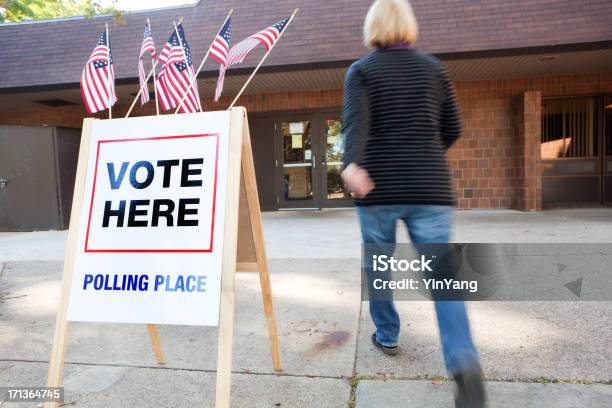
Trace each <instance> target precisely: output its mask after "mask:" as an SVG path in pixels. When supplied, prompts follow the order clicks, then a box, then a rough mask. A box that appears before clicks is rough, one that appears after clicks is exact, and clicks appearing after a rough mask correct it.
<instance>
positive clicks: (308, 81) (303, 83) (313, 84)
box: [0, 42, 612, 112]
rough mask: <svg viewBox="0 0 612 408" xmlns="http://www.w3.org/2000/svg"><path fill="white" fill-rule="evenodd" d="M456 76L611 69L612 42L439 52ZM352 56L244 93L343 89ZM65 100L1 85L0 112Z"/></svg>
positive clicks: (70, 87) (45, 89)
mask: <svg viewBox="0 0 612 408" xmlns="http://www.w3.org/2000/svg"><path fill="white" fill-rule="evenodd" d="M438 57H439V58H441V59H442V60H443V61H444V63H445V65H446V67H447V69H448V71H449V73H450V75H451V77H452V78H453V79H454V80H455V81H475V80H499V79H517V78H530V77H545V76H559V75H567V74H584V73H596V72H612V42H605V43H598V44H592V45H591V46H588V47H585V46H584V45H582V46H581V47H570V46H565V47H559V46H551V47H534V48H532V49H523V50H495V51H490V52H472V53H456V54H445V55H439V56H438ZM351 62H352V61H339V62H332V63H329V62H328V63H326V62H319V63H313V64H301V65H286V66H272V67H263V68H262V69H261V71H260V72H259V73H258V74H257V75H255V77H254V79H253V81H252V82H251V84H250V85H249V87H248V88H247V89H246V91H245V94H270V93H277V92H297V91H310V90H326V89H339V88H342V85H343V78H344V75H345V73H346V70H347V68H348V66H349V65H350V63H351ZM251 70H252V68H239V69H232V70H231V71H228V75H227V77H226V79H225V88H224V95H225V96H233V95H236V93H237V92H238V91H239V90H240V88H241V87H242V85H243V84H244V82H245V81H246V79H247V78H248V76H249V75H250V73H251ZM217 75H218V72H217V71H213V70H209V71H205V72H203V73H201V74H200V77H199V89H200V90H201V96H202V97H203V98H206V99H210V98H212V95H213V92H214V87H215V83H216V78H217ZM137 81H138V80H137V78H128V79H121V80H118V81H117V93H118V95H119V98H120V100H121V101H130V102H131V100H132V99H133V96H132V94H134V93H136V92H138V82H137ZM45 99H62V100H66V101H68V102H73V103H75V104H79V105H80V104H81V103H82V102H81V94H80V90H79V84H78V83H71V84H61V85H60V84H58V85H51V86H42V87H27V88H12V89H4V90H0V111H5V112H6V111H27V110H36V109H41V108H44V107H45V106H44V105H41V104H39V103H37V102H35V101H39V100H45Z"/></svg>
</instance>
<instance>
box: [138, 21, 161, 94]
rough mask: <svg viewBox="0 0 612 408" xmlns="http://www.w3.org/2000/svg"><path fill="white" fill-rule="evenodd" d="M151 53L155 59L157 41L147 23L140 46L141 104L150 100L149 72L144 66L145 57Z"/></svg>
mask: <svg viewBox="0 0 612 408" xmlns="http://www.w3.org/2000/svg"><path fill="white" fill-rule="evenodd" d="M147 53H149V55H150V56H151V58H152V59H155V55H156V54H157V53H156V52H155V43H154V42H153V37H152V36H151V27H150V26H149V24H148V23H147V25H145V28H144V35H143V37H142V46H141V47H140V56H139V57H138V79H139V80H140V88H141V90H142V91H141V92H140V104H141V105H144V104H145V103H147V102H149V99H150V97H149V87H148V86H147V82H146V80H147V72H146V71H145V68H144V60H143V57H144V56H145V55H146V54H147Z"/></svg>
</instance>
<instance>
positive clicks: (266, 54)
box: [227, 8, 300, 110]
mask: <svg viewBox="0 0 612 408" xmlns="http://www.w3.org/2000/svg"><path fill="white" fill-rule="evenodd" d="M299 10H300V9H299V8H296V9H295V10H293V14H291V17H290V18H289V21H287V24H285V27H284V28H283V31H281V32H280V34H279V35H278V38H277V39H276V41H275V42H274V44H272V46H271V47H270V49H269V50H268V52H266V53H265V55H264V56H263V57H262V59H261V61H259V64H257V66H256V67H255V69H254V70H253V72H252V73H251V76H250V77H249V79H247V81H246V82H245V83H244V85H243V86H242V88H241V89H240V91H239V92H238V95H236V97H235V98H234V100H233V101H232V103H231V104H230V106H229V107H228V108H227V109H228V110H230V109H231V108H232V107H233V106H234V104H235V103H236V101H237V100H238V98H240V95H242V92H244V90H245V89H246V87H247V85H249V82H251V79H253V77H254V76H255V74H256V73H257V71H258V70H259V67H261V64H263V62H264V61H265V60H266V58H267V57H268V55H270V52H272V49H273V48H274V47H275V46H276V44H278V42H279V41H280V38H281V36H282V35H283V34H284V33H285V31H286V30H287V27H289V24H291V21H292V20H293V17H295V15H296V14H297V12H298V11H299Z"/></svg>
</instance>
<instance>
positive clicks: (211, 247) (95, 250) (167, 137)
mask: <svg viewBox="0 0 612 408" xmlns="http://www.w3.org/2000/svg"><path fill="white" fill-rule="evenodd" d="M208 136H213V137H215V138H216V143H215V177H214V181H213V203H212V220H211V223H210V247H209V248H207V249H91V248H89V227H90V226H91V214H92V211H93V202H94V195H95V194H96V181H97V178H98V159H99V157H100V147H101V145H102V144H103V143H121V142H140V141H143V140H166V139H186V138H193V137H208ZM218 164H219V133H201V134H196V135H181V136H157V137H143V138H133V139H108V140H99V141H98V148H97V151H96V166H95V170H94V179H93V188H92V190H91V202H90V204H89V217H88V220H87V233H86V235H85V252H212V250H213V238H214V232H215V207H216V204H217V172H218V167H219V166H218Z"/></svg>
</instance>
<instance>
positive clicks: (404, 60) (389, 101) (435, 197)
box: [342, 0, 485, 408]
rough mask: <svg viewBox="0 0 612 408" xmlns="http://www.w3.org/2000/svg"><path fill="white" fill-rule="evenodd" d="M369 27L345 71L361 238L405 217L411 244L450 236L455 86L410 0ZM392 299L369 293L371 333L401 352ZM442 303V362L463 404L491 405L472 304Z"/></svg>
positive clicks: (390, 238)
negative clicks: (423, 47) (422, 42)
mask: <svg viewBox="0 0 612 408" xmlns="http://www.w3.org/2000/svg"><path fill="white" fill-rule="evenodd" d="M363 32H364V40H365V44H366V46H367V47H368V48H371V49H372V51H371V52H370V53H369V54H368V55H366V56H365V57H363V58H361V59H360V60H358V61H357V62H355V63H354V64H353V65H351V67H350V69H349V70H348V73H347V75H346V78H345V85H344V109H343V121H344V130H343V133H344V135H345V142H346V150H345V156H344V166H345V168H344V170H343V172H342V179H343V181H344V183H345V185H346V187H347V188H348V189H349V191H351V193H352V194H353V197H354V199H355V204H356V206H357V211H358V215H359V222H360V226H361V232H362V239H363V242H364V243H366V244H375V245H377V244H393V243H395V239H396V238H395V233H396V231H395V230H396V221H397V220H402V221H403V223H404V224H405V225H406V226H407V228H408V232H409V235H410V238H411V241H412V242H413V243H415V244H419V243H447V242H448V241H449V239H450V230H451V224H452V221H453V215H454V205H455V199H454V196H453V188H452V182H451V174H450V171H449V168H448V164H447V160H446V150H447V149H448V148H449V147H450V146H451V145H452V144H453V143H454V142H455V141H456V140H457V139H458V138H459V136H460V133H461V123H460V117H459V110H458V107H457V101H456V98H455V94H454V90H453V85H452V83H451V81H450V79H449V77H448V75H447V73H446V71H445V70H444V67H443V66H442V63H441V62H440V61H438V60H437V59H436V58H434V57H432V56H430V55H427V54H425V53H423V52H421V51H419V50H417V49H416V48H415V47H414V43H415V42H416V40H417V35H418V25H417V21H416V18H415V16H414V14H413V11H412V8H411V6H410V4H409V3H408V1H406V0H377V1H375V2H374V3H373V4H372V6H371V7H370V10H369V12H368V14H367V16H366V18H365V24H364V30H363ZM368 259H369V258H368ZM366 271H367V269H366ZM368 273H369V274H370V275H371V273H372V272H371V269H370V271H368ZM368 287H369V288H370V286H368ZM370 289H371V288H370ZM372 298H373V297H372V293H370V299H372ZM434 298H435V297H434ZM389 299H391V300H371V301H370V315H371V317H372V320H373V322H374V324H375V326H376V332H375V333H373V334H372V342H373V344H374V345H375V346H376V347H377V348H378V349H380V350H381V351H382V352H384V353H385V354H388V355H395V354H397V353H398V352H399V345H398V343H399V328H400V319H399V315H398V313H397V310H396V308H395V305H394V303H393V300H392V298H389ZM435 309H436V314H437V317H438V326H439V330H440V340H441V343H442V350H443V354H444V362H445V365H446V368H447V370H448V371H449V374H450V375H451V376H453V377H454V379H455V380H456V384H457V393H456V398H455V401H456V407H461V408H467V407H470V408H479V407H484V406H485V393H484V387H483V383H482V380H481V375H482V371H481V368H480V364H479V358H478V353H477V351H476V348H475V347H474V344H473V342H472V338H471V334H470V328H469V322H468V317H467V314H466V310H465V305H464V303H463V302H462V301H447V300H439V301H435Z"/></svg>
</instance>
